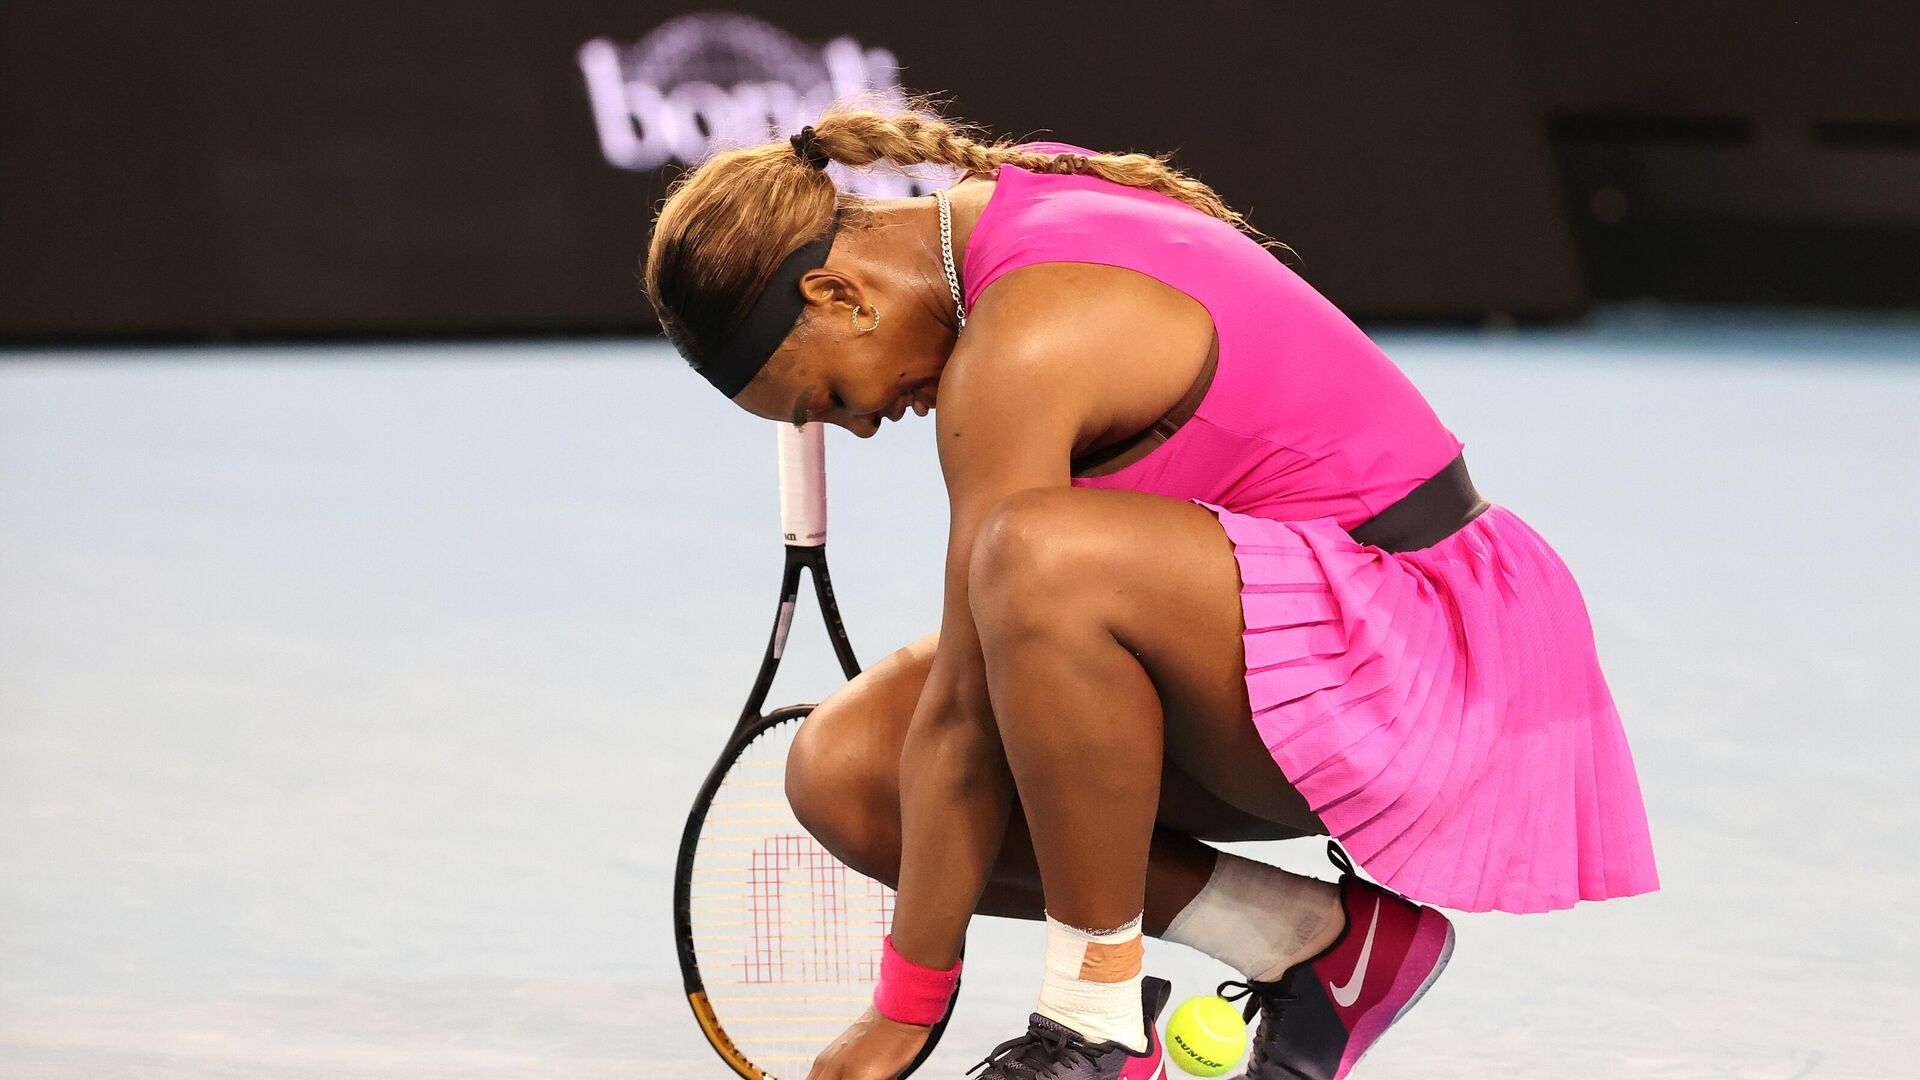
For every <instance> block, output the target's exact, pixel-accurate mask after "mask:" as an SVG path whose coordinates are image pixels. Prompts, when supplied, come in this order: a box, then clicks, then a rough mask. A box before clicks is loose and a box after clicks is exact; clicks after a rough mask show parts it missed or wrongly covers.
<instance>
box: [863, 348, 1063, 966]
mask: <svg viewBox="0 0 1920 1080" xmlns="http://www.w3.org/2000/svg"><path fill="white" fill-rule="evenodd" d="M982 322H984V320H976V321H975V323H974V325H980V324H981V323H982ZM985 336H986V335H982V337H983V338H984V337H985ZM968 344H969V345H971V346H982V345H985V344H986V343H985V342H984V341H972V342H969V343H968ZM976 355H977V354H976ZM971 361H972V357H963V356H961V355H959V354H958V353H956V355H955V357H954V359H953V360H952V361H950V362H949V364H948V367H947V372H948V374H947V375H946V376H945V377H944V378H943V379H942V380H941V387H940V408H939V409H938V410H937V412H936V414H935V415H936V416H937V418H938V419H937V425H936V431H937V433H938V437H939V440H940V465H941V472H942V473H943V474H944V475H945V478H946V484H947V494H948V501H949V504H950V523H949V528H948V533H947V561H946V596H945V604H944V607H943V609H942V615H941V621H940V645H939V648H938V650H937V651H936V652H935V654H934V660H933V666H932V669H931V670H930V671H929V672H928V675H927V683H926V689H925V690H924V691H922V693H921V695H920V701H919V704H918V706H917V707H916V708H915V710H914V714H913V722H912V724H911V726H910V727H909V728H908V729H907V736H906V742H905V745H904V746H903V747H902V750H901V755H900V814H901V858H900V882H899V894H900V897H899V900H898V901H897V906H896V908H895V914H894V923H893V943H894V948H895V949H897V950H899V952H900V954H901V955H902V956H904V957H906V958H907V959H909V960H911V961H913V962H915V963H917V964H921V965H924V966H927V967H933V968H941V969H944V968H947V967H950V966H952V964H953V961H954V960H955V959H956V958H957V957H958V955H959V951H960V947H961V944H962V942H963V940H964V937H965V934H966V928H967V921H968V919H969V917H970V916H971V914H972V912H973V909H974V905H975V904H976V903H977V902H978V901H979V898H980V893H981V890H982V889H984V888H985V886H986V882H987V874H988V872H989V871H990V870H991V869H992V867H993V864H994V861H995V858H996V857H997V855H998V854H999V849H1000V841H1001V838H1002V836H1003V835H1004V833H1005V832H1006V826H1007V816H1008V811H1009V809H1010V807H1011V806H1012V802H1013V776H1012V774H1011V773H1010V772H1009V771H1008V770H1007V764H1006V760H1005V758H1004V756H1003V755H1002V753H1001V749H1000V736H999V733H998V732H997V731H996V730H995V728H994V720H993V710H992V706H991V704H990V703H989V702H988V699H987V677H986V667H985V661H984V660H983V659H982V657H981V652H980V636H979V633H978V632H977V630H976V629H975V627H974V622H973V612H972V610H971V608H970V606H969V600H968V591H967V577H968V569H969V566H970V564H971V562H972V559H973V547H974V543H975V540H976V538H977V537H978V536H979V534H980V530H981V528H982V526H983V525H984V524H985V523H986V521H987V519H988V516H989V515H990V514H991V513H992V512H993V510H994V508H995V507H997V506H998V505H999V504H1000V503H1001V502H1002V501H1004V500H1005V499H1006V498H1007V497H1008V496H1010V495H1013V494H1014V493H1016V492H1019V491H1024V490H1026V489H1028V488H1036V487H1059V486H1065V485H1066V484H1067V482H1068V480H1069V473H1068V461H1069V459H1070V457H1071V454H1072V449H1073V441H1074V436H1075V434H1076V424H1075V422H1074V421H1073V420H1071V419H1070V418H1068V417H1067V416H1066V415H1065V414H1066V413H1067V412H1068V411H1069V409H1068V408H1067V407H1066V406H1070V405H1071V402H1066V401H1062V402H1058V404H1059V405H1060V406H1062V407H1059V408H1054V407H1036V405H1035V403H1036V401H1049V398H1051V397H1052V396H1053V395H1054V394H1058V393H1064V392H1069V391H1067V390H1066V388H1063V387H1057V386H1049V385H1047V383H1048V382H1050V381H1051V380H1049V379H1048V378H1047V377H1046V372H1045V371H1044V369H1041V370H1038V371H1036V370H1033V369H1032V365H1022V364H1019V363H1018V360H1017V358H1010V357H1007V356H1005V355H999V356H995V357H992V361H993V362H992V363H990V364H985V363H983V364H979V365H977V366H978V367H980V368H983V369H985V368H989V367H991V368H993V369H1001V368H1006V367H1015V368H1016V369H1020V368H1024V369H1025V370H1016V371H1015V372H1012V373H1008V372H1004V371H996V372H989V371H987V370H977V371H976V370H973V367H974V366H975V365H973V364H972V363H971ZM956 369H958V370H956ZM996 375H997V377H995V376H996ZM989 379H991V381H992V383H993V385H992V386H991V387H985V386H982V385H980V384H983V383H985V382H987V381H988V380H989ZM983 390H984V391H985V392H982V391H983ZM1032 395H1046V396H1043V397H1035V396H1032ZM1016 403H1017V404H1016ZM1050 404H1052V403H1051V402H1050Z"/></svg>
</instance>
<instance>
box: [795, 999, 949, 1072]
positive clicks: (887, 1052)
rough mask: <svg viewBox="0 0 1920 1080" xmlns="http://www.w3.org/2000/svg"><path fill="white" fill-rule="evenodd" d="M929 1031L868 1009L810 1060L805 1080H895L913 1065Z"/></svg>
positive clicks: (925, 1042)
mask: <svg viewBox="0 0 1920 1080" xmlns="http://www.w3.org/2000/svg"><path fill="white" fill-rule="evenodd" d="M929 1030H930V1029H928V1028H924V1027H920V1026H918V1025H916V1024H901V1023H897V1022H895V1021H892V1020H889V1019H887V1018H886V1017H884V1016H881V1015H880V1014H879V1013H878V1012H876V1011H874V1010H873V1009H868V1010H867V1011H866V1013H865V1014H864V1015H862V1016H861V1017H860V1018H859V1019H858V1020H855V1021H854V1022H853V1023H852V1025H850V1026H849V1027H848V1028H847V1030H845V1031H843V1032H841V1033H840V1037H839V1038H837V1039H835V1040H833V1042H832V1044H831V1045H829V1046H828V1047H827V1048H826V1049H825V1050H822V1051H821V1052H820V1056H819V1057H816V1058H814V1059H813V1068H812V1069H811V1070H810V1071H809V1072H808V1073H807V1080H894V1077H896V1076H899V1075H900V1073H901V1072H902V1071H903V1070H905V1069H906V1067H907V1066H908V1065H911V1064H913V1059H914V1056H915V1055H917V1054H919V1053H920V1048H921V1047H922V1046H925V1045H926V1044H927V1035H928V1032H929Z"/></svg>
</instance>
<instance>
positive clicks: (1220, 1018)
mask: <svg viewBox="0 0 1920 1080" xmlns="http://www.w3.org/2000/svg"><path fill="white" fill-rule="evenodd" d="M1246 1052H1247V1022H1246V1021H1245V1020H1242V1019H1240V1010H1239V1009H1236V1008H1234V1007H1233V1005H1232V1004H1230V1003H1229V1002H1228V1001H1227V999H1225V998H1220V997H1215V996H1213V995H1212V994H1208V995H1207V996H1205V997H1193V998H1188V999H1187V1000H1185V1001H1183V1002H1181V1003H1180V1007H1179V1008H1177V1009H1175V1010H1173V1018H1172V1019H1170V1020H1168V1021H1167V1056H1168V1057H1170V1058H1172V1059H1173V1063H1174V1064H1175V1065H1178V1066H1180V1068H1181V1069H1183V1070H1184V1071H1186V1072H1190V1073H1192V1074H1193V1075H1195V1076H1221V1075H1224V1074H1225V1073H1226V1071H1227V1070H1228V1069H1231V1068H1233V1067H1234V1066H1235V1065H1238V1064H1239V1063H1240V1057H1241V1055H1243V1054H1245V1053H1246Z"/></svg>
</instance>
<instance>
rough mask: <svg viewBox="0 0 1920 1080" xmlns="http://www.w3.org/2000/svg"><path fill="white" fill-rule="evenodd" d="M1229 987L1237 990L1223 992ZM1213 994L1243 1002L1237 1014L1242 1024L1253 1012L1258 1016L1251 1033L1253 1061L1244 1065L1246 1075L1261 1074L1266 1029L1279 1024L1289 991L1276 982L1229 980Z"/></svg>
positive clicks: (1288, 1000) (1263, 1064)
mask: <svg viewBox="0 0 1920 1080" xmlns="http://www.w3.org/2000/svg"><path fill="white" fill-rule="evenodd" d="M1229 987H1238V989H1236V990H1234V992H1233V993H1231V994H1230V993H1228V992H1227V990H1228V988H1229ZM1214 993H1216V994H1219V995H1220V996H1221V997H1223V998H1225V999H1227V1000H1228V1001H1240V1000H1242V999H1245V1000H1246V1005H1245V1006H1244V1007H1243V1008H1242V1009H1241V1011H1240V1016H1241V1018H1242V1019H1244V1020H1247V1021H1249V1022H1251V1021H1252V1020H1253V1014H1254V1013H1255V1012H1258V1013H1259V1014H1260V1027H1259V1029H1258V1030H1256V1031H1255V1032H1254V1036H1253V1057H1252V1059H1251V1060H1250V1061H1249V1062H1248V1063H1247V1064H1248V1065H1249V1066H1250V1067H1249V1068H1248V1070H1247V1075H1249V1076H1259V1075H1261V1070H1262V1069H1263V1068H1264V1067H1265V1066H1266V1065H1267V1060H1268V1059H1267V1025H1268V1024H1269V1023H1273V1024H1278V1023H1279V1022H1280V1017H1281V1016H1283V1015H1284V1014H1285V1013H1286V1011H1287V1005H1288V1003H1290V1002H1292V1001H1293V1000H1294V993H1293V991H1291V990H1288V989H1286V988H1285V987H1284V986H1283V985H1282V984H1281V983H1277V982H1254V981H1252V980H1249V981H1247V982H1235V981H1234V980H1232V979H1229V980H1227V981H1226V982H1223V983H1221V984H1220V985H1219V987H1218V988H1216V989H1215V990H1214Z"/></svg>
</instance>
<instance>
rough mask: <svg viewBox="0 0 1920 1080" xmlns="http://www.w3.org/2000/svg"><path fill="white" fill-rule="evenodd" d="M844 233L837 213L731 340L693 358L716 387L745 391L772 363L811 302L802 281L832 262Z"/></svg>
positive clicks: (770, 284) (776, 277) (790, 260)
mask: <svg viewBox="0 0 1920 1080" xmlns="http://www.w3.org/2000/svg"><path fill="white" fill-rule="evenodd" d="M839 231H840V218H839V215H837V214H836V215H835V216H834V219H833V224H831V225H829V226H827V231H826V234H825V235H823V236H821V237H820V238H819V239H817V240H810V241H808V242H807V243H806V244H803V245H802V246H801V247H800V249H799V250H797V251H795V252H794V253H793V254H791V255H789V256H787V257H786V258H785V259H782V260H781V262H780V265H779V267H777V268H776V269H775V270H774V272H773V277H771V278H769V279H768V280H767V287H766V288H765V289H763V290H761V292H760V297H759V299H757V300H755V301H754V302H753V307H752V309H750V310H749V311H748V312H747V317H746V318H744V319H742V320H740V325H739V326H737V327H735V328H734V331H733V333H731V334H729V335H727V340H725V341H723V342H721V343H720V347H719V348H717V349H715V350H714V351H713V355H712V356H709V357H688V359H691V360H693V361H694V367H695V368H696V369H698V370H699V372H700V374H701V375H703V376H705V377H706V380H707V381H708V382H710V383H712V384H713V385H714V389H716V390H719V391H720V392H721V393H723V394H725V395H727V396H728V397H733V396H734V395H735V394H738V393H739V392H740V391H742V390H745V389H746V388H747V384H748V383H750V382H752V381H753V377H754V376H755V375H758V374H760V369H761V368H763V367H766V366H767V361H768V360H771V359H773V351H774V350H775V349H778V348H779V347H780V343H781V342H783V341H785V340H787V335H788V334H790V333H792V332H793V325H794V324H795V323H797V322H799V321H800V313H801V312H802V311H804V310H805V309H806V306H807V298H806V297H805V296H804V295H802V294H801V292H800V278H801V277H802V276H804V275H805V274H806V272H807V271H809V270H817V269H819V268H820V267H822V266H825V265H826V264H827V254H828V252H830V251H832V250H833V237H834V234H836V233H838V232H839ZM681 352H682V354H685V352H686V350H685V349H684V348H683V349H682V350H681Z"/></svg>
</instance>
